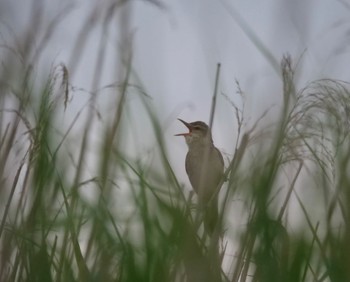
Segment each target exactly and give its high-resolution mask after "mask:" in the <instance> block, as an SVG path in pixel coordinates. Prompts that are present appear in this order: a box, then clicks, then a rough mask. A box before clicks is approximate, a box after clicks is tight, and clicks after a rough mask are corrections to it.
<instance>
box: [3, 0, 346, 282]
mask: <svg viewBox="0 0 350 282" xmlns="http://www.w3.org/2000/svg"><path fill="white" fill-rule="evenodd" d="M150 2H152V3H153V1H150ZM153 4H157V3H156V2H155V3H153ZM107 8H108V9H106V10H105V11H104V12H105V14H104V16H105V17H104V19H105V21H104V22H103V28H104V30H105V31H106V30H108V27H109V25H111V22H110V17H111V13H113V11H114V10H113V9H117V8H118V6H116V5H112V6H111V7H107ZM102 18H103V17H102ZM56 20H57V19H56ZM89 20H91V21H92V19H89ZM53 23H55V21H54V22H53ZM123 27H124V26H121V29H123ZM87 35H88V31H86V30H84V29H83V30H82V31H81V33H80V36H78V39H77V43H76V44H77V47H76V48H77V49H76V50H80V48H81V46H84V44H86V37H87ZM34 41H35V38H34V39H33V38H27V39H25V40H24V41H23V46H25V47H23V48H25V49H23V50H17V49H16V48H15V47H13V46H9V45H4V46H2V47H3V48H4V47H6V50H7V52H8V53H9V54H8V56H7V57H5V59H4V60H3V61H2V63H3V65H2V69H1V80H0V89H1V95H0V184H1V185H0V188H1V189H0V201H1V211H2V215H1V219H0V246H1V247H0V280H1V281H130V282H131V281H132V282H135V281H152V282H153V281H161V282H164V281H336V282H339V281H350V269H349V267H348V266H349V265H350V249H349V248H350V223H349V222H350V221H349V216H350V215H349V210H350V190H349V185H350V179H349V177H350V176H349V173H348V169H349V166H350V164H349V162H350V146H349V145H350V144H349V140H348V138H349V136H348V132H349V115H350V110H349V105H350V90H349V89H350V88H349V85H348V84H347V83H346V82H343V81H336V80H331V79H322V80H317V81H313V82H311V83H309V84H308V85H306V86H305V87H304V88H301V89H298V88H297V86H296V85H295V81H294V71H295V69H294V67H293V62H292V60H291V58H290V57H289V56H285V57H283V58H282V60H281V62H282V63H281V68H280V73H281V81H282V85H283V87H282V88H281V96H282V97H283V103H282V105H281V109H280V116H279V117H277V118H276V120H275V121H274V123H273V126H269V127H267V126H263V125H262V122H261V121H262V120H263V119H264V115H263V116H262V117H261V118H260V119H259V120H258V121H257V122H256V123H255V124H254V125H253V126H252V127H251V128H246V127H245V118H246V117H245V116H244V115H243V110H244V109H243V108H240V107H238V106H236V105H235V103H233V102H232V106H233V107H232V111H233V112H234V113H235V116H236V121H232V122H237V124H238V131H237V133H236V134H237V145H236V146H235V151H234V152H233V157H232V159H231V160H230V161H229V163H227V166H226V174H225V176H226V177H225V179H223V187H222V189H221V190H220V219H221V221H222V230H221V231H220V234H214V235H212V236H209V235H208V234H206V233H205V230H204V228H203V226H202V224H201V222H200V220H198V215H197V212H196V211H197V209H196V197H195V196H193V195H191V194H189V193H188V192H187V191H188V189H185V187H183V185H182V184H181V183H182V182H183V181H182V180H180V179H179V178H178V177H177V175H176V174H175V172H174V170H173V169H172V167H171V164H170V161H169V159H168V151H167V147H166V143H165V141H164V132H163V130H162V127H161V125H160V122H159V120H158V118H157V111H156V110H154V108H153V106H152V100H151V99H149V94H147V89H144V87H143V85H142V83H141V80H140V79H139V78H138V76H137V74H136V72H135V70H134V69H133V61H132V56H131V54H130V53H128V52H127V51H125V50H127V48H126V46H127V45H126V46H122V48H121V49H120V52H122V53H123V54H122V58H123V59H124V60H123V64H122V65H120V69H118V76H119V78H120V79H119V81H118V83H115V84H111V85H107V86H105V87H103V88H100V89H98V90H94V91H90V92H88V91H85V90H83V89H80V88H78V87H76V86H74V85H73V84H72V83H71V80H70V77H71V72H72V70H74V69H75V67H76V64H78V63H79V57H78V56H77V54H78V51H73V54H74V56H73V58H74V59H72V62H71V65H70V66H67V65H65V64H53V66H52V67H51V69H50V71H49V72H48V73H49V74H48V75H47V77H45V75H39V67H38V66H37V65H36V64H35V62H36V60H37V59H38V57H40V54H41V51H43V49H44V48H45V44H44V43H43V42H42V44H41V45H40V44H39V46H36V47H35V48H34V46H35V45H34V44H32V43H33V42H34ZM126 44H129V42H127V43H126ZM103 48H104V47H103V45H102V44H101V49H100V52H99V57H98V58H97V63H96V67H95V78H94V81H93V82H92V89H97V86H98V85H99V81H100V79H101V77H100V76H101V75H102V74H101V71H100V69H101V68H102V65H103V63H102V62H103V61H104V59H105V56H106V54H105V53H104V49H103ZM10 53H11V54H10ZM13 54H14V55H13ZM218 70H219V69H218ZM217 83H219V72H218V77H217ZM237 88H238V93H239V94H240V97H241V98H242V99H244V97H243V96H244V95H243V91H242V90H241V89H240V86H239V84H238V83H237ZM105 90H106V91H107V90H108V91H110V92H111V93H113V94H114V95H112V97H113V98H111V99H110V101H109V102H110V105H112V106H111V108H112V109H113V111H106V112H103V113H100V112H99V110H98V109H99V106H98V98H99V95H100V93H101V92H102V91H105ZM81 92H87V93H88V94H89V99H88V102H87V104H86V105H84V106H83V107H82V109H81V110H79V111H77V113H76V114H75V116H74V117H73V118H72V119H71V121H70V123H69V124H68V125H67V124H66V125H64V126H62V124H61V123H62V116H63V115H64V112H65V111H67V110H69V108H70V107H72V105H71V104H72V97H73V96H75V97H76V95H79V94H80V93H81ZM128 95H134V97H137V98H136V99H139V101H140V104H141V105H142V109H143V112H142V114H144V118H145V120H148V122H149V124H150V125H151V127H150V128H151V130H150V131H149V132H150V133H149V134H152V136H154V138H155V141H156V142H155V144H154V146H153V147H152V150H151V152H150V153H149V154H150V155H151V157H152V158H153V159H154V160H153V161H152V162H150V161H149V158H147V160H146V161H145V157H144V156H143V155H138V154H134V155H132V154H129V152H128V151H127V144H125V136H128V135H133V134H135V132H134V129H133V127H132V126H129V125H130V124H131V123H130V119H131V116H132V111H131V110H130V109H129V108H128V103H127V97H128ZM224 96H225V97H226V98H227V99H230V98H229V97H228V95H227V96H226V95H224ZM221 98H223V95H220V94H219V93H218V91H217V87H215V91H214V95H213V108H212V113H211V121H212V119H213V118H214V117H215V101H216V99H221ZM96 124H98V126H96ZM97 137H98V138H97ZM235 222H239V224H235ZM242 223H244V224H242Z"/></svg>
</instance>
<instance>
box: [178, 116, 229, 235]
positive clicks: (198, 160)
mask: <svg viewBox="0 0 350 282" xmlns="http://www.w3.org/2000/svg"><path fill="white" fill-rule="evenodd" d="M178 120H179V121H181V122H182V123H183V124H184V125H185V126H186V127H187V128H188V130H189V132H186V133H180V134H176V135H175V136H184V137H185V141H186V143H187V146H188V152H187V155H186V160H185V169H186V173H187V175H188V178H189V180H190V183H191V185H192V188H193V190H194V191H195V192H196V193H197V196H198V204H199V207H200V209H201V210H202V211H203V214H204V216H203V222H204V228H205V230H206V231H207V232H208V233H209V234H210V235H211V234H212V233H213V232H214V230H215V229H216V228H217V223H218V192H219V189H220V187H218V186H219V184H220V183H221V180H222V178H223V176H224V159H223V157H222V154H221V152H220V151H219V149H218V148H216V147H215V146H214V143H213V138H212V134H211V130H210V128H209V126H208V125H207V124H206V123H204V122H203V121H195V122H190V123H188V122H186V121H184V120H182V119H178Z"/></svg>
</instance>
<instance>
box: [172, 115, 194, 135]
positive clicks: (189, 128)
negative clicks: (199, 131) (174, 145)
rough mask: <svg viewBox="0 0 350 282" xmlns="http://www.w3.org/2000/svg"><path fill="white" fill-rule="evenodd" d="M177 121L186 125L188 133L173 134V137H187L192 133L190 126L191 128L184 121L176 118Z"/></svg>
mask: <svg viewBox="0 0 350 282" xmlns="http://www.w3.org/2000/svg"><path fill="white" fill-rule="evenodd" d="M178 120H179V121H181V122H182V123H183V124H184V125H186V127H187V128H188V130H189V132H186V133H179V134H175V136H187V135H191V133H192V126H191V125H190V124H189V123H188V122H186V121H184V120H182V119H179V118H178Z"/></svg>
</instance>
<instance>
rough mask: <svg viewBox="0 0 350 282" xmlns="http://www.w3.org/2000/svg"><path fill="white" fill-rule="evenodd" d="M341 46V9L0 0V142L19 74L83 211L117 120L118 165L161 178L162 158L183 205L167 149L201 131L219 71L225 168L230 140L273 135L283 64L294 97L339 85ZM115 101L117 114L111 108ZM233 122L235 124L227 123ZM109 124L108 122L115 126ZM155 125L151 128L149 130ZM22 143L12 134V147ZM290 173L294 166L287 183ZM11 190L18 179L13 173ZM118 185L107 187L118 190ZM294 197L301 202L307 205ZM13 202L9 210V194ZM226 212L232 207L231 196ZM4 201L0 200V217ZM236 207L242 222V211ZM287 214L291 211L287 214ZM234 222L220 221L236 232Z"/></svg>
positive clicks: (307, 4)
mask: <svg viewBox="0 0 350 282" xmlns="http://www.w3.org/2000/svg"><path fill="white" fill-rule="evenodd" d="M349 43H350V4H348V2H347V1H343V0H337V1H326V0H295V1H288V0H285V1H280V0H266V1H258V0H252V1H232V0H231V1H228V0H220V1H213V0H211V1H210V0H190V1H189V0H179V1H165V0H164V1H162V0H140V1H124V0H120V1H112V0H99V1H94V0H90V1H68V0H61V1H52V0H29V1H21V0H12V1H6V0H0V59H1V69H0V74H1V78H0V81H1V84H0V87H1V88H0V91H1V92H2V94H1V95H2V96H3V97H1V108H2V112H3V113H2V116H1V117H2V131H3V132H6V124H8V123H10V122H11V120H12V119H13V113H14V112H13V111H12V110H13V109H15V108H17V106H18V105H19V104H21V103H19V100H20V99H18V97H19V96H20V95H21V94H20V92H21V89H22V86H23V85H22V84H21V83H22V80H23V81H24V80H25V79H23V78H25V77H26V75H28V70H29V69H30V73H31V80H30V85H29V86H28V89H31V90H33V91H32V93H31V99H33V100H31V102H30V103H29V105H30V106H29V107H30V108H31V107H32V109H35V107H36V106H35V101H36V99H37V100H40V93H41V92H40V89H42V88H43V85H44V84H45V82H46V81H47V79H53V81H54V82H55V83H54V84H53V86H52V89H51V90H52V93H53V95H52V97H51V98H50V99H52V101H53V102H54V109H53V110H52V112H54V113H55V120H56V123H55V126H54V130H53V131H54V135H53V136H55V137H53V138H52V140H51V142H52V143H53V144H55V145H56V146H58V147H60V146H61V140H64V141H65V142H63V141H62V144H63V143H64V144H63V145H62V147H60V150H61V151H63V152H65V153H66V155H67V156H69V158H70V160H71V162H68V163H69V165H67V160H66V159H65V161H64V162H63V164H66V165H67V167H65V168H66V170H64V169H63V168H62V169H63V171H64V174H65V177H66V178H67V179H69V180H70V181H72V182H76V183H77V182H84V181H86V182H87V183H85V184H87V185H86V187H85V188H84V192H83V193H82V194H83V197H84V198H85V199H86V201H88V202H91V203H94V202H95V201H96V199H97V197H96V195H97V194H98V192H97V191H96V187H95V186H94V185H93V181H91V182H92V184H91V183H89V181H90V180H93V179H94V177H95V175H96V171H100V170H101V161H100V156H101V155H102V154H104V153H103V152H102V151H103V149H102V147H101V144H102V143H103V142H104V141H105V135H104V134H105V131H104V129H105V128H106V127H108V126H109V125H110V126H111V128H112V129H113V125H114V124H117V122H116V123H114V122H115V121H119V119H121V120H122V122H121V127H122V128H123V130H120V131H118V132H116V133H115V139H113V138H112V141H111V142H112V143H113V142H114V141H115V140H116V139H117V140H118V142H117V143H118V144H117V145H118V148H119V150H120V151H121V152H123V156H124V157H125V159H130V160H135V162H136V163H138V162H139V163H142V164H143V165H144V168H145V170H148V171H152V172H154V173H155V175H156V176H159V177H160V175H163V174H164V172H163V169H164V163H163V162H162V161H160V160H161V159H162V154H161V153H159V152H158V149H155V148H157V147H159V146H161V147H162V149H163V148H164V150H165V152H166V155H167V157H168V160H169V164H170V166H171V167H172V169H173V171H174V174H175V175H176V177H177V179H178V181H179V182H180V184H179V185H180V186H181V187H183V188H184V191H185V194H186V195H187V194H188V193H189V191H190V190H191V188H190V187H191V186H190V184H189V181H188V178H187V175H186V172H185V167H184V160H185V155H186V152H187V146H186V144H185V141H184V140H183V138H180V137H174V134H177V133H181V132H183V131H184V130H186V129H185V128H184V126H183V125H182V124H181V123H180V122H178V121H177V118H181V119H184V120H185V121H188V122H192V121H197V120H202V121H205V122H206V123H209V117H210V109H211V105H212V97H213V94H214V89H215V83H216V78H215V77H216V72H217V67H218V64H220V75H219V80H218V90H217V100H216V110H215V115H214V117H215V118H214V123H213V127H212V132H213V138H214V143H215V145H216V146H217V147H218V148H219V149H220V150H221V152H222V153H223V155H224V159H225V164H226V167H228V165H229V163H230V161H231V160H232V158H233V157H234V153H235V149H236V148H237V146H238V145H239V142H240V140H241V137H242V133H239V131H240V132H245V131H249V130H250V129H252V128H253V126H254V124H255V123H256V122H257V121H260V122H259V128H267V127H269V126H275V125H276V123H277V120H278V119H279V118H280V115H281V114H282V113H283V110H285V109H284V108H283V107H282V106H283V98H284V97H283V87H284V84H283V83H284V82H283V77H282V72H281V66H280V62H281V60H282V58H283V56H285V55H286V54H288V55H289V56H290V58H291V60H292V68H293V75H294V77H293V82H294V84H295V87H296V89H297V90H300V89H303V88H304V87H306V86H307V85H308V84H309V83H310V82H312V81H315V80H318V79H324V78H327V79H337V80H341V81H349V71H348V65H349V60H350V52H349V51H350V49H349V46H350V45H349ZM124 81H127V83H128V89H127V90H126V91H123V87H124ZM18 82H20V83H18ZM62 87H63V88H64V91H63V92H64V95H61V94H62V93H63V92H62ZM37 89H39V90H37ZM124 92H125V93H124ZM8 93H11V94H8ZM55 93H56V96H55ZM121 93H124V94H125V95H124V94H123V95H122V94H121ZM121 97H122V98H121ZM120 99H123V107H124V109H125V110H123V111H121V108H118V107H119V106H120V105H121V102H120V101H121V100H120ZM145 104H147V106H145ZM237 111H238V112H239V114H240V115H241V117H242V118H243V119H244V121H238V120H237ZM34 116H35V115H34ZM110 116H115V118H114V122H111V120H113V119H109V118H108V117H110ZM25 120H26V119H25V118H24V121H25ZM154 120H157V122H158V123H159V124H158V125H159V127H156V130H155V129H154V125H153V121H154ZM27 129H29V128H27ZM84 130H85V131H84ZM157 130H158V131H157ZM112 131H113V130H112ZM26 132H27V131H26V128H25V126H23V128H22V130H20V136H24V135H25V134H27V133H26ZM159 132H160V134H161V135H162V138H164V140H163V143H159V136H158V134H159ZM68 133H69V134H68ZM85 138H87V140H89V142H87V143H86V146H87V147H86V148H85V147H84V146H83V145H82V140H85ZM107 139H108V138H107ZM107 139H106V140H107ZM66 142H67V144H68V145H67V144H66ZM26 144H27V142H26V141H23V140H21V138H18V140H17V141H16V142H14V143H13V148H15V150H13V151H11V154H10V159H11V162H10V163H11V165H9V164H7V165H6V166H4V170H5V171H6V173H5V175H7V176H8V178H6V179H7V180H8V179H13V177H14V176H15V172H16V170H14V169H12V168H13V167H18V165H20V163H21V162H22V159H23V153H24V152H25V149H23V148H24V147H25V145H26ZM84 144H85V143H84ZM82 147H84V150H86V154H85V155H84V159H83V161H82V163H83V164H82V163H80V161H81V159H80V158H79V154H80V153H81V151H80V150H82V149H81V148H82ZM2 149H3V150H4V147H2ZM136 160H137V161H136ZM63 166H64V165H63ZM68 167H70V168H73V169H71V170H70V169H67V168H68ZM75 168H81V172H79V174H77V173H76V171H75ZM295 170H296V167H295V166H293V170H291V171H293V173H294V172H295ZM303 172H304V173H305V171H303ZM293 173H292V172H290V175H289V176H290V178H288V181H291V179H292V178H293V177H292V175H293ZM112 174H113V173H112ZM165 174H166V173H165ZM286 174H287V175H288V174H289V172H288V170H287V172H286ZM116 176H117V175H116ZM282 178H283V177H282ZM20 179H21V180H24V179H25V175H24V173H22V174H20ZM78 179H79V181H78ZM7 180H3V181H4V182H3V183H5V182H6V181H7ZM9 181H10V180H9ZM123 181H124V180H120V182H118V183H115V185H116V186H118V188H123V187H124V188H125V187H127V184H126V182H125V183H124V182H123ZM281 183H283V180H282V181H281ZM85 184H84V185H85ZM300 185H301V184H300ZM303 185H305V182H303ZM306 185H308V184H306ZM118 193H120V192H118ZM5 194H6V195H7V193H5ZM112 194H113V193H112ZM126 194H128V192H126ZM113 195H114V194H113ZM118 195H119V194H118ZM304 196H305V197H306V199H309V200H310V201H311V200H312V199H313V197H314V194H313V193H310V194H308V192H306V193H305V195H304ZM14 197H15V198H18V199H20V193H19V192H15V193H14ZM114 197H115V198H113V197H112V198H111V199H113V201H112V202H114V203H115V205H116V206H117V205H122V207H123V209H124V210H126V213H127V211H132V210H133V208H132V207H130V205H131V206H132V205H133V204H131V202H128V201H127V200H125V198H123V197H121V196H120V195H119V196H116V195H114ZM235 200H236V201H238V202H239V201H241V199H240V198H239V196H238V197H236V198H235ZM6 201H7V198H6V197H4V198H3V200H1V204H2V206H3V208H2V209H3V210H5V209H6V208H5V206H6ZM238 205H241V207H240V209H239V210H240V214H241V213H244V212H242V211H241V209H244V207H243V206H244V204H243V203H242V204H238ZM290 205H291V206H290V207H291V208H293V207H294V206H295V205H296V202H295V201H294V202H293V201H292V202H291V204H290ZM313 208H314V210H315V212H316V217H318V216H319V214H321V215H320V217H323V216H325V214H324V213H325V212H326V211H325V210H324V209H323V207H322V206H317V205H315V207H312V209H313ZM298 213H299V214H298ZM233 214H234V212H233ZM300 214H301V211H300V210H299V211H296V212H295V214H294V215H293V216H291V217H290V218H289V221H291V222H293V221H294V222H296V224H298V222H300ZM238 217H239V216H237V218H236V217H235V216H233V217H229V218H228V219H227V221H228V222H230V223H232V224H236V225H237V226H243V225H244V226H245V224H246V221H245V220H238ZM232 232H233V233H232V234H235V235H234V236H238V235H237V234H236V233H235V231H232ZM86 241H88V240H86ZM229 241H230V240H229ZM82 242H84V240H82ZM85 243H86V242H85ZM82 244H83V245H84V243H82ZM86 244H87V245H88V243H86ZM228 248H230V252H228V253H229V254H230V255H231V257H230V258H231V259H232V256H233V254H234V253H235V243H234V242H232V241H230V243H229V247H228ZM228 264H229V263H228ZM227 269H229V267H228V268H227ZM227 271H228V270H227Z"/></svg>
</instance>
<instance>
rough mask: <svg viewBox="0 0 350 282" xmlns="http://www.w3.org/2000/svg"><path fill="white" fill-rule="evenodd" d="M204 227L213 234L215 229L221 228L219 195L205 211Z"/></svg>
mask: <svg viewBox="0 0 350 282" xmlns="http://www.w3.org/2000/svg"><path fill="white" fill-rule="evenodd" d="M203 221H204V228H205V230H206V232H207V233H208V234H209V235H210V236H211V235H212V234H213V233H214V231H216V230H219V211H218V199H217V197H215V198H213V199H211V201H210V202H209V203H208V205H207V207H206V209H205V211H204V218H203Z"/></svg>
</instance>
